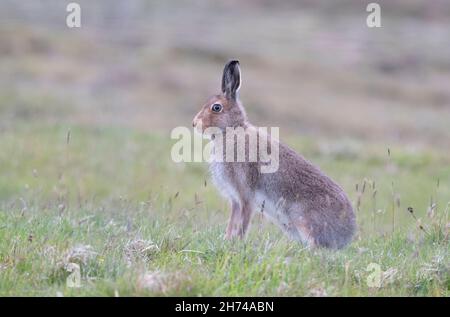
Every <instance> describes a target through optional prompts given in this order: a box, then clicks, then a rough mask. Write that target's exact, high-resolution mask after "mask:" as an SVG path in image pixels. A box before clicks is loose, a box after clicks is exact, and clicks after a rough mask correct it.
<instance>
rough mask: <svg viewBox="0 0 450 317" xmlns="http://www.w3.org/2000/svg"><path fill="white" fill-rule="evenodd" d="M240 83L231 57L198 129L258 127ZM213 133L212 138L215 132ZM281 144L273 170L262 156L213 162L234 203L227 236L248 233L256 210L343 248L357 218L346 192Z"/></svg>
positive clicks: (312, 240) (311, 241)
mask: <svg viewBox="0 0 450 317" xmlns="http://www.w3.org/2000/svg"><path fill="white" fill-rule="evenodd" d="M240 87H241V71H240V66H239V61H237V60H232V61H230V62H228V63H227V64H226V65H225V68H224V70H223V76H222V92H221V94H218V95H214V96H212V97H210V98H209V99H208V100H207V102H206V103H205V104H204V105H203V107H202V108H201V110H200V112H198V114H197V115H196V116H195V118H194V120H193V123H192V124H193V126H194V128H195V129H196V130H197V131H198V130H199V129H200V131H198V132H199V133H205V131H206V130H207V128H210V127H214V128H216V129H219V130H220V131H221V132H222V133H224V134H226V133H227V132H226V131H227V128H229V127H233V128H242V129H244V130H245V131H246V132H249V133H251V132H253V133H258V132H255V131H258V130H257V129H256V127H255V126H253V125H251V124H250V123H249V122H248V120H247V115H246V112H245V109H244V107H243V105H242V103H241V102H240V100H239V97H238V93H239V89H240ZM211 138H212V139H213V140H212V143H213V144H214V143H215V142H216V141H214V135H212V136H211ZM268 138H270V136H268ZM217 139H219V138H217ZM217 142H219V141H217ZM269 142H278V140H270V141H269ZM222 145H223V144H222ZM277 145H279V166H278V169H277V170H276V171H275V172H273V173H262V172H261V167H262V165H263V163H262V162H259V161H257V162H249V161H243V162H241V161H234V162H229V161H222V162H220V161H213V162H211V163H210V170H211V174H212V179H213V183H214V184H215V186H216V187H217V188H218V190H219V192H220V193H221V194H222V195H223V196H224V197H225V198H227V199H228V200H229V201H230V204H231V216H230V219H229V222H228V226H227V229H226V233H225V238H226V239H232V238H234V237H240V238H242V237H244V236H245V234H246V232H247V229H248V227H249V223H250V219H251V216H252V213H253V212H254V211H259V212H262V213H263V214H264V215H266V216H268V217H269V218H270V219H271V220H272V221H273V222H275V223H276V224H277V225H278V226H279V227H280V228H281V229H282V231H284V233H285V234H287V235H288V236H289V237H290V238H292V239H294V240H296V241H299V242H301V243H303V244H304V245H306V246H308V247H325V248H332V249H340V248H342V247H344V246H346V245H347V244H348V243H349V242H350V241H351V240H352V236H353V234H354V231H355V229H356V224H355V215H354V212H353V208H352V205H351V203H350V201H349V199H348V197H347V195H346V194H345V192H344V191H343V190H342V189H341V187H339V185H337V184H336V183H335V182H334V181H333V180H331V179H330V178H329V177H328V176H326V175H325V174H324V173H322V172H321V171H320V170H319V168H318V167H316V166H314V165H313V164H311V163H310V162H308V161H307V160H306V159H305V158H303V157H302V156H301V155H299V154H297V153H296V152H295V151H293V150H292V149H290V148H289V147H288V146H286V145H284V144H283V143H281V142H279V143H277ZM215 146H216V144H214V147H215ZM246 146H247V145H246ZM246 149H247V147H246Z"/></svg>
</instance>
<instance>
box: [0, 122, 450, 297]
mask: <svg viewBox="0 0 450 317" xmlns="http://www.w3.org/2000/svg"><path fill="white" fill-rule="evenodd" d="M68 131H69V128H68V127H62V126H53V127H49V126H47V127H45V128H43V127H41V126H40V125H39V124H36V125H28V126H19V127H16V128H15V129H14V130H13V131H6V132H4V133H2V136H1V137H0V147H1V148H2V149H3V151H2V153H1V154H0V155H1V156H0V161H1V163H2V164H1V167H0V169H1V170H0V172H1V175H2V178H1V180H0V195H1V199H2V200H1V201H2V203H1V207H0V295H3V296H11V295H26V296H36V295H42V296H57V295H64V296H87V295H94V296H117V295H119V296H135V295H188V296H205V295H212V296H244V295H260V296H271V295H280V296H285V295H293V296H304V295H306V296H341V295H342V296H357V295H358V296H359V295H369V296H390V295H400V296H410V295H413V296H416V295H417V296H448V291H449V287H450V279H449V265H448V256H449V248H448V224H447V222H448V211H449V206H448V205H447V204H448V202H449V197H450V196H449V193H450V188H449V186H450V184H449V183H448V181H446V180H448V179H449V177H450V169H449V168H448V162H447V158H446V157H445V156H440V155H439V153H430V152H426V153H423V152H416V153H411V152H410V151H408V150H407V149H403V148H401V147H393V148H392V149H390V150H389V152H390V155H388V154H387V152H386V151H385V150H384V149H383V151H382V150H381V148H377V147H376V146H372V147H370V146H366V145H362V144H357V143H351V142H342V144H341V145H340V146H336V147H335V148H330V147H329V146H323V145H322V146H321V143H320V142H319V143H317V142H312V141H311V140H309V139H298V138H297V139H294V138H291V139H290V140H289V143H290V144H291V145H292V146H294V147H295V148H296V149H297V150H299V151H301V152H302V153H304V155H306V156H307V157H308V158H310V159H312V160H314V161H315V162H318V164H319V165H320V166H321V167H322V168H323V169H324V170H325V171H327V172H328V173H330V174H331V175H332V176H333V177H334V178H336V179H337V180H339V182H340V183H342V184H343V186H344V187H345V189H346V190H347V192H349V194H350V196H351V198H352V200H353V201H354V203H355V206H357V205H358V206H359V207H358V209H359V210H358V211H357V217H358V223H359V232H358V234H357V236H356V238H355V241H354V242H353V243H352V244H351V245H350V246H349V247H348V248H347V249H345V250H343V251H338V252H335V251H328V250H309V249H305V248H303V247H302V246H301V245H299V244H297V243H293V242H291V241H289V240H287V239H286V238H285V237H284V236H283V235H282V234H281V233H280V232H279V230H278V229H277V228H275V226H274V225H272V224H269V223H267V221H265V220H264V219H262V218H261V217H260V216H259V215H256V216H255V217H254V219H253V225H252V227H251V231H250V234H249V236H248V237H247V239H246V240H245V241H233V242H228V241H224V240H223V233H224V229H225V225H226V220H227V213H228V210H227V206H226V204H225V202H223V201H222V200H221V199H220V198H219V197H218V195H217V193H216V191H215V189H213V188H211V186H209V184H208V178H207V174H206V169H205V166H203V165H202V164H198V163H192V164H185V165H180V166H178V165H176V164H175V163H173V162H171V161H170V157H168V155H169V153H170V146H171V143H172V142H169V141H167V140H168V138H167V137H166V136H164V135H158V134H148V133H143V132H137V131H135V130H131V129H117V128H101V129H92V128H89V127H86V126H71V127H70V135H69V133H68ZM324 142H325V141H324ZM325 145H327V144H326V143H325ZM360 147H362V148H363V149H365V151H361V148H360ZM324 149H327V150H326V152H324V151H325V150H324ZM10 157H14V160H11V159H10ZM438 177H439V178H440V181H439V187H438V185H437V178H438ZM205 180H206V186H205ZM427 180H429V181H427ZM392 182H394V194H393V193H392ZM357 183H358V186H357V187H358V189H357V190H356V184H357ZM364 183H365V185H364ZM374 183H375V185H374ZM375 189H377V194H375V195H374V190H375ZM431 196H432V197H433V198H432V199H433V203H436V206H435V207H433V208H432V209H433V210H429V215H428V216H427V213H426V211H427V207H428V206H429V205H430V197H431ZM399 197H400V198H399ZM358 201H359V202H358ZM407 207H412V208H413V215H411V214H410V213H409V212H408V208H407ZM393 212H394V216H395V223H394V224H393V222H392V219H393V218H392V216H393ZM431 212H432V213H433V215H431ZM414 217H416V219H415V218H414ZM419 218H420V219H419ZM446 226H447V227H446ZM420 227H422V229H421V228H420ZM70 263H76V264H78V265H79V267H80V277H81V284H80V287H79V288H72V287H68V286H67V278H68V277H69V275H71V272H70V270H69V268H70V265H71V264H70ZM371 263H376V264H378V265H379V266H380V270H381V271H380V272H381V274H380V275H379V277H380V278H381V284H380V285H379V286H380V287H369V285H371V284H368V282H367V281H368V279H373V278H374V277H375V278H376V277H377V275H373V274H376V272H375V271H373V269H372V268H371V267H370V266H369V264H371ZM374 272H375V273H374ZM369 283H370V282H369Z"/></svg>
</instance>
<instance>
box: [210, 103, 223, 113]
mask: <svg viewBox="0 0 450 317" xmlns="http://www.w3.org/2000/svg"><path fill="white" fill-rule="evenodd" d="M222 108H223V107H222V105H221V104H220V103H215V104H213V105H212V106H211V110H212V111H213V112H221V111H222Z"/></svg>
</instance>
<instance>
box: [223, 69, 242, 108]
mask: <svg viewBox="0 0 450 317" xmlns="http://www.w3.org/2000/svg"><path fill="white" fill-rule="evenodd" d="M239 88H241V69H240V67H239V61H236V60H232V61H229V62H228V63H227V64H226V65H225V68H224V69H223V76H222V93H223V94H224V96H225V97H226V98H227V99H231V100H236V99H237V96H238V92H239Z"/></svg>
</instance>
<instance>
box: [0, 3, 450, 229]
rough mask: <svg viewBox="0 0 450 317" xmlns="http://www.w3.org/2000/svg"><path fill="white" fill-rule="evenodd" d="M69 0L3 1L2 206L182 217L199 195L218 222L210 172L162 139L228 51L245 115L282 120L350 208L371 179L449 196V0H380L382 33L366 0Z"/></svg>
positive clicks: (410, 193) (284, 134) (414, 198)
mask: <svg viewBox="0 0 450 317" xmlns="http://www.w3.org/2000/svg"><path fill="white" fill-rule="evenodd" d="M77 2H78V3H79V4H80V5H81V9H82V11H81V23H82V27H81V28H72V29H70V28H68V27H67V26H66V16H67V14H68V13H67V12H66V5H67V4H68V3H69V1H60V0H40V1H38V0H35V1H16V0H2V1H1V2H0V149H1V153H0V162H1V164H0V175H1V177H0V199H1V200H2V201H3V202H10V203H11V204H12V205H13V206H15V205H18V206H20V204H21V203H20V202H18V199H19V198H23V199H24V200H25V201H30V200H33V199H38V200H42V199H48V201H47V202H48V204H50V205H51V204H53V202H54V203H55V204H59V205H60V204H61V203H62V204H63V206H66V205H69V204H70V202H71V201H73V202H77V203H78V204H80V205H81V204H82V203H81V202H83V201H92V200H96V199H98V201H99V203H100V202H104V201H107V200H111V201H113V200H115V199H116V198H118V197H127V198H129V199H130V200H136V201H140V200H146V199H147V198H148V197H154V198H155V199H156V200H158V201H159V203H158V206H160V207H161V206H163V205H164V206H165V205H167V204H168V205H170V208H174V207H173V206H172V204H173V200H174V197H176V198H177V199H178V202H179V205H178V209H177V208H175V209H174V210H176V213H179V212H180V210H183V212H188V211H187V210H188V209H187V207H186V206H190V205H192V206H194V207H193V208H196V206H198V205H199V204H200V203H205V204H206V205H205V206H206V207H205V210H211V209H212V210H217V218H218V219H219V220H220V221H225V218H226V213H224V212H223V210H224V209H226V205H225V203H223V202H222V200H221V199H220V198H219V197H218V195H217V194H216V193H215V192H214V191H213V190H210V188H209V186H206V188H205V184H206V183H205V180H207V170H206V166H205V165H204V164H198V163H192V164H174V163H173V162H171V160H170V147H171V145H172V144H173V143H174V142H173V140H170V138H169V136H170V131H171V130H172V129H173V128H174V127H176V126H187V127H190V124H191V121H192V118H193V116H194V115H195V114H196V112H197V111H198V109H199V107H200V106H201V105H202V103H203V102H204V101H205V100H206V98H207V97H208V96H209V95H211V94H214V93H217V92H218V91H219V88H220V78H221V72H222V69H223V65H224V63H225V62H226V61H227V60H229V59H231V58H237V59H239V60H240V61H241V65H242V72H243V84H242V89H241V99H242V101H243V103H244V105H245V106H246V108H247V111H248V114H249V117H250V120H251V121H252V122H253V123H254V124H256V125H260V126H279V127H280V135H281V139H282V140H284V141H285V142H286V143H288V144H289V145H290V146H292V147H294V148H295V149H296V150H298V151H300V152H301V153H303V154H304V155H305V156H306V157H307V158H308V159H311V160H313V161H315V162H316V163H317V164H319V165H320V167H321V168H323V169H324V170H325V171H326V172H327V173H329V174H330V175H332V176H333V177H334V178H335V179H336V180H337V181H338V182H339V183H341V184H343V186H344V187H345V189H346V190H347V191H348V192H349V194H350V196H351V198H352V200H353V201H354V202H355V204H356V203H357V200H358V197H359V196H360V195H361V194H360V193H358V191H357V190H355V185H356V184H360V185H361V184H362V183H363V182H365V181H366V182H367V183H371V184H372V183H373V187H375V186H376V185H375V184H378V188H379V190H378V193H379V195H381V203H378V205H377V207H376V209H377V210H378V209H379V210H380V211H381V212H383V210H384V211H386V209H387V208H390V207H388V206H390V205H391V202H392V197H394V199H395V200H396V201H397V200H398V201H397V203H398V205H399V208H400V209H401V210H404V209H405V208H406V206H409V205H414V206H417V207H418V210H420V211H421V212H425V211H426V210H427V206H428V205H429V204H430V201H431V202H433V201H434V200H436V199H442V201H443V202H444V203H445V201H446V199H448V198H449V193H450V189H449V186H450V185H449V179H450V169H449V162H450V158H449V147H450V123H449V122H450V57H449V56H450V20H449V19H448V17H449V16H450V2H448V1H444V0H442V1H440V0H435V1H432V2H431V1H418V0H395V1H391V0H390V1H377V3H379V4H380V5H381V23H382V27H381V28H368V27H367V25H366V18H367V16H368V14H369V13H368V12H366V6H367V4H368V3H369V2H370V1H359V0H343V1H324V0H315V1H313V0H301V1H293V0H292V1H283V3H278V2H277V3H276V4H275V3H274V2H273V1H258V0H247V1H237V0H231V1H230V0H227V1H196V0H191V1H176V2H175V1H170V2H169V1H149V0H130V1H111V0H110V1H95V2H94V1H83V0H79V1H77ZM388 149H389V150H388ZM388 152H389V155H388ZM394 181H395V182H394ZM204 183H205V184H204ZM437 183H440V185H438V187H439V192H440V193H439V195H435V191H436V184H437ZM356 188H358V187H356ZM359 188H361V187H359ZM436 196H438V198H436ZM400 198H401V203H402V205H401V207H400ZM383 199H384V200H383ZM72 204H73V203H72ZM369 205H370V206H372V203H370V204H369ZM369 205H368V206H369ZM64 208H66V207H64ZM67 208H68V207H67ZM367 208H369V207H367ZM372 208H373V207H370V209H372ZM205 214H208V215H211V214H214V212H212V211H208V213H206V211H205ZM360 219H364V217H361V218H360Z"/></svg>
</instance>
